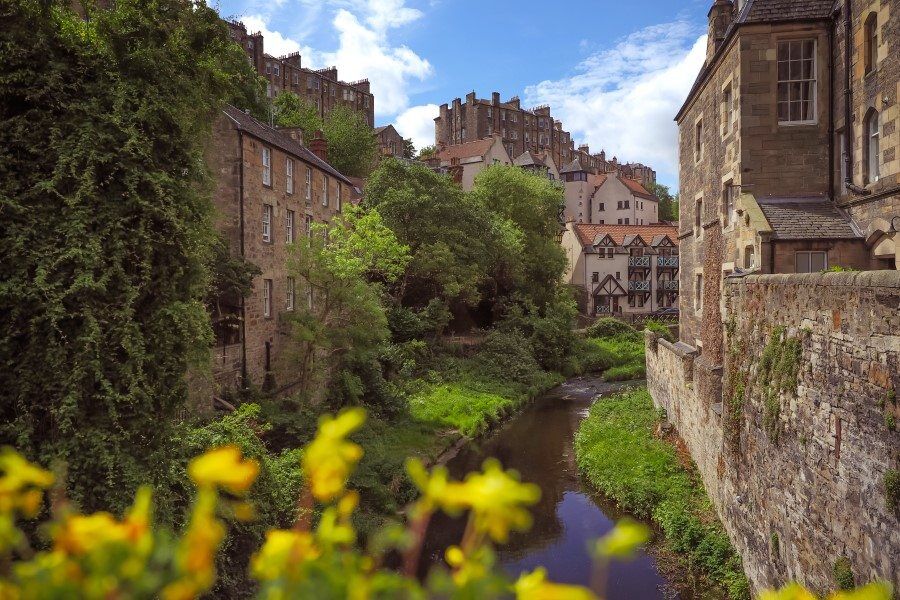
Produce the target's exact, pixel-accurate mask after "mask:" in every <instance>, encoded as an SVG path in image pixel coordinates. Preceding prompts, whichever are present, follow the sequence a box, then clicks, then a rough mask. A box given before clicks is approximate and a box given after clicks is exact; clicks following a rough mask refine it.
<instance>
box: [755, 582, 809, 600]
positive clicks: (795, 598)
mask: <svg viewBox="0 0 900 600" xmlns="http://www.w3.org/2000/svg"><path fill="white" fill-rule="evenodd" d="M759 600H816V597H815V595H813V594H812V593H811V592H810V591H809V590H807V589H806V588H805V587H803V586H802V585H800V584H798V583H791V584H789V585H786V586H785V587H783V588H781V589H780V590H778V591H768V592H763V593H762V594H760V595H759Z"/></svg>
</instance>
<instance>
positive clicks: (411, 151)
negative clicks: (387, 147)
mask: <svg viewBox="0 0 900 600" xmlns="http://www.w3.org/2000/svg"><path fill="white" fill-rule="evenodd" d="M415 157H416V145H415V144H413V141H412V138H406V139H405V140H403V158H409V159H413V158H415Z"/></svg>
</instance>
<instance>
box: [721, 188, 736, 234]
mask: <svg viewBox="0 0 900 600" xmlns="http://www.w3.org/2000/svg"><path fill="white" fill-rule="evenodd" d="M736 195H737V187H736V186H735V185H734V183H733V182H731V181H729V182H728V183H726V184H725V187H724V188H723V189H722V226H723V227H728V226H730V225H731V224H732V223H734V203H735V196H736Z"/></svg>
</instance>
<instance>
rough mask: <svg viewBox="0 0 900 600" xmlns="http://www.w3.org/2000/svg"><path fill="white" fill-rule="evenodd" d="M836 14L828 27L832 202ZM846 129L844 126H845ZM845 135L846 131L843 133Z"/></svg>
mask: <svg viewBox="0 0 900 600" xmlns="http://www.w3.org/2000/svg"><path fill="white" fill-rule="evenodd" d="M835 16H837V15H836V12H835V13H832V19H831V27H829V28H828V65H829V73H830V74H829V77H828V172H829V173H831V174H830V175H829V177H828V197H829V198H830V199H831V201H832V202H834V201H835V194H834V174H833V173H832V171H831V170H832V169H834V157H835V148H834V146H835V144H834V133H835V131H834V74H835V73H834V71H835V69H834V62H835V61H834V39H835V30H836V29H837V20H836V19H835V18H834V17H835ZM845 131H846V128H845ZM844 137H846V133H845V134H844Z"/></svg>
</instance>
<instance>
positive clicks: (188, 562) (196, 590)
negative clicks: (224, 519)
mask: <svg viewBox="0 0 900 600" xmlns="http://www.w3.org/2000/svg"><path fill="white" fill-rule="evenodd" d="M217 500H218V497H217V495H216V492H215V490H214V489H212V488H211V487H207V486H204V487H201V489H200V493H199V495H198V496H197V501H196V503H195V504H194V510H193V512H192V513H191V522H190V524H189V525H188V528H187V531H186V532H185V533H184V537H182V539H181V542H180V543H179V545H178V550H177V553H176V565H177V566H178V570H179V572H180V575H181V578H180V579H178V580H177V581H175V582H173V583H171V584H169V585H168V586H166V588H165V589H163V593H162V596H163V598H165V599H166V600H180V599H181V598H192V597H194V596H197V595H200V594H201V593H202V592H204V591H206V590H208V589H209V588H210V587H212V584H213V582H214V581H215V578H216V568H215V567H216V565H215V560H216V552H217V551H218V549H219V544H221V543H222V538H223V537H224V536H225V527H224V526H223V525H222V523H221V522H220V521H219V520H218V519H217V518H216V502H217Z"/></svg>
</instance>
